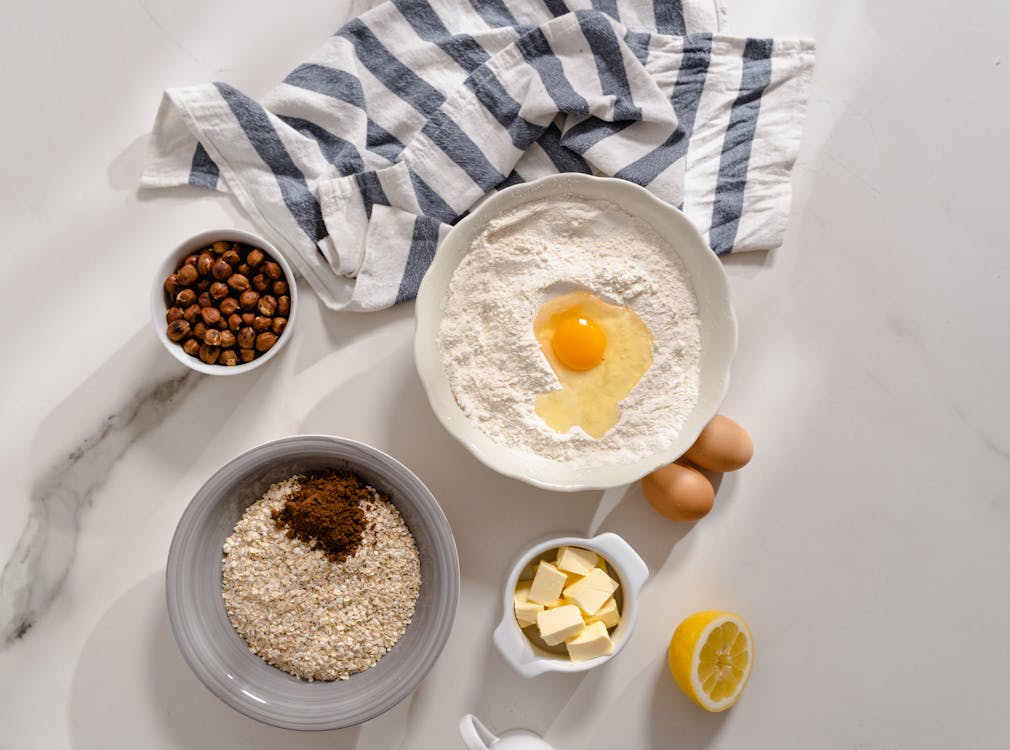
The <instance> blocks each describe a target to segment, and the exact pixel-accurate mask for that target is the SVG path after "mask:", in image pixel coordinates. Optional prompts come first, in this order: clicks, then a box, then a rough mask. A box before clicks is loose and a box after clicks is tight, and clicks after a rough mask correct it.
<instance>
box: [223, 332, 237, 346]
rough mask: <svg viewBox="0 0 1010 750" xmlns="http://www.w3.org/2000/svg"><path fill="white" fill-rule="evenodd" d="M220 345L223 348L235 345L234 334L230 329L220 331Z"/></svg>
mask: <svg viewBox="0 0 1010 750" xmlns="http://www.w3.org/2000/svg"><path fill="white" fill-rule="evenodd" d="M221 346H223V347H224V348H225V349H230V348H231V347H233V346H235V334H234V333H232V332H231V331H221Z"/></svg>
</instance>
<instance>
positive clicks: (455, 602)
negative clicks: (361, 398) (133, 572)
mask: <svg viewBox="0 0 1010 750" xmlns="http://www.w3.org/2000/svg"><path fill="white" fill-rule="evenodd" d="M305 440H310V441H311V440H315V441H323V442H326V443H331V444H337V445H341V446H344V447H350V448H352V449H356V450H360V451H362V452H365V453H369V454H372V455H373V456H375V457H376V458H378V459H380V460H382V461H388V462H390V463H391V465H392V466H393V467H394V468H395V469H396V470H397V471H399V472H402V474H403V477H404V478H405V479H406V480H408V481H410V482H413V483H415V487H416V488H417V489H419V490H422V492H420V493H419V495H420V500H419V501H417V502H419V503H420V504H422V505H423V506H424V507H425V510H426V511H427V512H428V513H429V514H430V515H431V516H432V517H433V519H434V521H435V525H436V526H437V527H439V530H440V531H441V532H444V534H445V537H446V540H447V541H448V544H447V545H446V546H445V550H446V551H447V564H448V567H449V569H450V570H451V575H452V579H451V580H450V581H448V582H447V589H448V591H449V592H450V595H449V598H450V599H451V601H450V602H447V604H448V605H449V606H447V607H446V608H445V612H444V613H443V614H444V616H443V617H441V618H440V620H438V621H437V625H438V627H437V628H436V629H435V631H434V632H433V634H432V635H433V637H432V641H431V644H430V648H429V649H428V650H427V652H426V653H425V654H424V656H423V658H422V660H421V662H420V668H419V669H416V670H415V671H414V673H413V674H412V675H411V676H410V678H409V679H405V680H401V681H399V682H397V683H396V684H395V685H394V686H393V687H392V689H390V690H389V691H387V692H386V693H385V695H384V696H383V698H382V700H380V701H378V702H376V703H375V704H373V705H372V706H370V707H369V709H368V710H367V712H366V713H367V714H368V715H367V716H365V717H364V718H359V719H357V720H354V721H350V722H347V721H342V720H336V721H332V720H331V721H328V722H326V721H324V722H320V723H317V724H312V725H311V726H304V725H302V724H300V723H299V722H297V721H286V720H284V719H280V718H278V717H275V716H271V715H270V714H269V713H267V712H265V711H258V710H257V708H256V706H254V705H252V704H250V703H248V702H243V701H242V700H241V699H240V698H238V697H237V696H236V695H235V694H234V693H233V692H229V691H219V690H218V689H217V687H218V683H217V682H216V681H215V680H213V679H212V675H211V672H210V670H209V669H208V668H207V667H206V666H205V665H204V664H203V663H202V662H201V661H200V660H199V659H198V658H197V654H196V653H194V652H193V651H192V650H191V648H190V645H189V644H188V643H184V642H185V641H186V639H185V638H184V637H183V635H184V634H185V633H188V632H191V631H192V628H191V625H190V624H189V623H187V622H186V621H185V620H184V618H182V617H181V613H182V609H183V608H182V607H181V606H180V601H181V600H182V598H183V597H182V587H183V586H184V583H185V582H184V581H183V578H182V576H181V567H182V565H183V563H182V557H183V554H184V549H183V547H184V544H185V542H186V539H185V538H184V536H185V535H187V534H189V533H192V528H193V527H194V524H193V519H194V518H195V517H197V516H199V514H200V513H201V512H202V511H203V510H204V509H205V508H206V506H208V505H209V504H211V499H212V495H211V494H210V493H209V489H208V488H209V487H210V486H211V485H213V483H214V480H215V479H217V478H219V477H221V476H222V475H226V474H227V473H228V471H229V469H231V468H232V467H233V466H235V465H236V464H237V463H239V462H241V461H243V460H248V459H249V458H250V457H252V456H255V455H256V454H258V453H261V452H263V451H265V450H269V449H270V448H274V447H278V446H282V445H284V444H287V443H298V442H303V441H305ZM351 463H353V460H352V461H351ZM459 592H460V567H459V552H458V549H457V546H456V540H455V537H454V535H453V533H452V527H451V526H450V524H449V521H448V519H447V518H446V516H445V512H444V511H443V510H442V507H441V506H440V505H439V503H438V501H437V499H436V498H435V496H434V495H433V494H432V492H431V490H429V489H428V487H427V485H426V484H425V483H424V482H423V481H421V479H420V477H418V476H417V475H416V474H415V473H414V472H413V471H411V470H410V468H408V467H407V466H406V465H405V464H403V463H402V462H401V461H399V460H397V459H396V458H394V457H393V456H391V455H390V454H388V453H386V452H385V451H382V450H380V449H378V448H375V447H373V446H371V445H368V444H367V443H363V442H361V441H358V440H353V439H351V438H344V437H339V436H336V435H327V434H322V433H306V434H298V435H289V436H286V437H282V438H277V439H275V440H269V441H267V442H264V443H261V444H259V445H257V446H255V447H253V448H250V449H248V450H246V451H243V452H242V453H239V454H238V455H236V456H234V457H233V458H232V459H230V460H229V461H227V462H225V463H224V464H222V465H221V466H220V467H219V468H218V469H217V470H216V471H214V472H213V473H212V474H211V475H210V476H209V477H208V478H207V479H206V480H205V481H204V483H203V484H202V485H201V486H200V488H199V489H198V490H197V491H196V493H195V494H194V495H193V498H192V499H191V500H190V501H189V503H188V504H187V505H186V508H185V510H184V511H183V513H182V515H181V516H180V518H179V522H178V524H177V525H176V528H175V531H174V532H173V534H172V541H171V544H170V546H169V552H168V558H167V563H166V566H165V604H166V608H167V611H168V620H169V625H170V628H171V631H172V637H173V639H174V640H175V642H176V646H177V647H178V649H179V652H180V653H181V654H182V656H183V659H184V660H185V662H186V664H187V665H188V666H189V668H190V670H191V671H192V672H193V674H194V675H196V677H197V678H198V679H199V681H200V682H201V683H202V684H203V685H204V687H205V688H207V690H208V691H209V692H210V693H211V694H212V695H214V696H215V697H216V698H218V699H219V700H221V701H222V702H223V703H225V704H227V705H228V706H230V707H231V708H233V709H235V710H236V711H238V712H239V713H241V714H243V715H245V716H248V717H249V718H252V719H255V720H256V721H259V722H261V723H263V724H267V725H270V726H276V727H280V728H282V729H293V730H299V731H330V730H334V729H343V728H345V727H349V726H355V725H357V724H360V723H363V722H365V721H369V720H371V719H373V718H375V717H376V716H379V715H381V714H383V713H385V712H386V711H388V710H390V709H391V708H393V707H394V706H396V705H397V704H398V703H400V702H401V701H402V700H404V699H405V698H406V697H407V696H409V695H410V694H411V693H412V692H413V691H414V690H415V689H416V688H417V687H418V685H420V684H421V682H423V681H424V679H425V678H426V677H427V676H428V674H429V672H430V671H431V669H432V667H433V666H434V665H435V662H436V661H437V660H438V658H439V656H440V655H441V653H442V651H443V650H444V648H445V645H446V643H447V642H448V639H449V635H450V633H451V631H452V627H453V625H454V623H455V613H456V610H457V608H458V606H459ZM222 606H223V605H222ZM257 658H260V657H257ZM264 663H266V664H268V666H271V667H272V668H273V669H277V668H276V667H273V665H269V663H268V662H265V661H264ZM277 671H278V672H279V673H280V674H286V673H284V672H283V670H279V669H278V670H277ZM366 671H367V670H366ZM353 678H354V675H351V679H353ZM302 684H304V685H314V684H319V685H328V684H331V683H330V682H328V681H318V682H307V681H302ZM309 689H311V688H309Z"/></svg>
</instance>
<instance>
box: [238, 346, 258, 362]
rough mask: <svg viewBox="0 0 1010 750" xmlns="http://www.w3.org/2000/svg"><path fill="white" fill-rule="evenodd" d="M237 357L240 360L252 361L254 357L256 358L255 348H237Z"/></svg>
mask: <svg viewBox="0 0 1010 750" xmlns="http://www.w3.org/2000/svg"><path fill="white" fill-rule="evenodd" d="M238 358H239V359H240V360H242V361H243V362H252V361H253V360H254V359H256V350H255V349H239V350H238Z"/></svg>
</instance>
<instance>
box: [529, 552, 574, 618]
mask: <svg viewBox="0 0 1010 750" xmlns="http://www.w3.org/2000/svg"><path fill="white" fill-rule="evenodd" d="M565 580H567V576H566V575H565V574H564V573H563V572H561V571H560V570H558V569H557V568H556V567H554V565H552V564H551V563H549V562H546V561H541V562H540V565H539V566H538V567H537V574H536V575H535V576H534V577H533V585H532V586H530V593H529V594H528V595H527V598H528V599H529V600H530V601H531V602H534V603H536V604H544V605H546V606H548V607H551V606H553V605H554V604H555V603H556V602H557V601H558V599H560V598H561V590H562V589H563V588H564V587H565Z"/></svg>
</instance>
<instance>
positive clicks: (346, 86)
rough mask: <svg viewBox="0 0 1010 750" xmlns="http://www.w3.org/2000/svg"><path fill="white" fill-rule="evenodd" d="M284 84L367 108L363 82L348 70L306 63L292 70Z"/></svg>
mask: <svg viewBox="0 0 1010 750" xmlns="http://www.w3.org/2000/svg"><path fill="white" fill-rule="evenodd" d="M284 83H286V84H288V85H289V86H297V87H298V88H300V89H307V90H309V91H315V92H316V93H317V94H323V95H324V96H329V97H332V98H334V99H339V100H340V101H342V102H347V103H348V104H353V105H354V106H355V107H359V108H361V109H364V108H365V92H364V90H363V89H362V88H361V81H360V80H358V78H357V77H356V76H354V75H352V74H351V73H348V72H347V71H346V70H338V69H337V68H330V67H327V66H326V65H316V64H314V63H306V64H305V65H299V66H298V67H297V68H295V69H294V70H292V71H291V72H290V73H289V74H288V77H287V78H285V79H284Z"/></svg>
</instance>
